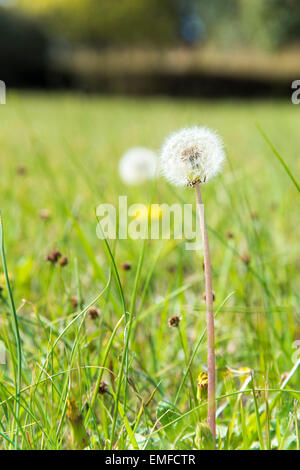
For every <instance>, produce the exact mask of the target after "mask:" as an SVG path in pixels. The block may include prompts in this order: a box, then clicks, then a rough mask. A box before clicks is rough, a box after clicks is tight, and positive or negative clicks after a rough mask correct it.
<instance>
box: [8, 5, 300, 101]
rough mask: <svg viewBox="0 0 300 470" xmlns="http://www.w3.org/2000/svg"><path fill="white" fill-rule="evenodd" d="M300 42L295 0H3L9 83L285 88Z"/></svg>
mask: <svg viewBox="0 0 300 470" xmlns="http://www.w3.org/2000/svg"><path fill="white" fill-rule="evenodd" d="M299 43H300V3H299V1H297V0H264V1H261V0H252V1H251V2H250V1H248V0H226V1H224V0H213V1H211V2H206V1H204V0H164V1H163V2H162V1H160V0H118V1H116V0H34V1H31V0H0V63H1V77H0V78H1V79H2V80H4V81H7V83H8V85H9V84H10V85H11V86H34V87H36V86H38V87H60V88H61V87H63V88H79V89H84V90H92V91H94V90H95V91H103V92H112V93H125V94H126V93H136V94H160V93H162V94H171V95H194V96H220V95H221V96H222V95H226V96H228V95H232V96H235V95H237V96H241V95H242V96H249V95H250V96H252V95H256V96H258V95H263V96H267V95H269V96H273V97H275V96H277V95H280V96H283V95H286V94H287V93H288V92H289V91H288V90H289V88H290V83H291V81H292V80H294V79H296V78H297V74H298V75H299V72H300V47H299ZM279 64H280V66H279Z"/></svg>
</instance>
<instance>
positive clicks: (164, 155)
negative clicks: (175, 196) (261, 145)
mask: <svg viewBox="0 0 300 470" xmlns="http://www.w3.org/2000/svg"><path fill="white" fill-rule="evenodd" d="M224 159H225V152H224V149H223V141H222V139H221V137H219V135H218V134H217V133H216V132H214V131H212V130H211V129H208V128H207V127H196V126H195V127H191V128H185V129H181V130H179V131H177V132H174V133H173V134H171V135H170V136H169V137H168V139H167V140H166V142H165V143H164V145H163V147H162V151H161V155H160V173H161V174H162V175H163V176H164V177H165V178H166V179H167V180H168V181H169V182H170V183H172V184H174V185H175V186H195V185H196V184H197V183H205V182H206V181H208V180H209V179H211V178H213V177H214V176H215V175H216V174H217V173H219V171H220V170H221V167H222V163H223V161H224Z"/></svg>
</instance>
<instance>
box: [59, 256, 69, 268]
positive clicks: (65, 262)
mask: <svg viewBox="0 0 300 470" xmlns="http://www.w3.org/2000/svg"><path fill="white" fill-rule="evenodd" d="M68 263H69V260H68V258H67V256H63V257H62V258H60V260H59V264H60V266H61V267H62V268H63V267H64V266H67V264H68Z"/></svg>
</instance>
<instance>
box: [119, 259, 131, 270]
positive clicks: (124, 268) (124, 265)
mask: <svg viewBox="0 0 300 470" xmlns="http://www.w3.org/2000/svg"><path fill="white" fill-rule="evenodd" d="M121 269H123V271H130V269H131V263H129V261H126V262H125V263H123V264H122V266H121Z"/></svg>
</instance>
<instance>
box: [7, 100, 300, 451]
mask: <svg viewBox="0 0 300 470" xmlns="http://www.w3.org/2000/svg"><path fill="white" fill-rule="evenodd" d="M0 118H1V126H0V142H1V160H0V184H1V211H2V222H3V225H4V230H5V254H6V266H7V275H8V278H9V282H10V285H11V287H12V295H13V299H14V305H15V308H16V316H14V311H13V309H12V308H11V306H10V305H12V304H11V298H10V295H9V290H8V285H7V283H6V280H5V276H4V273H5V269H6V268H5V265H3V264H2V267H1V277H0V284H1V286H2V287H3V291H2V292H1V299H0V301H1V304H0V305H1V318H0V340H1V341H2V343H3V344H4V346H5V349H6V359H7V361H6V364H5V365H0V374H1V383H0V402H1V418H0V432H1V436H2V437H1V439H2V443H1V446H2V448H22V449H32V448H33V449H69V448H72V447H73V445H74V443H72V440H71V426H70V423H69V421H68V419H67V417H66V413H67V409H68V399H75V400H76V403H77V407H78V409H79V410H80V411H82V416H83V420H84V421H83V422H84V424H85V426H86V429H87V430H88V432H89V434H90V447H91V448H93V449H104V448H111V447H115V448H119V449H127V448H139V449H143V448H147V449H151V448H161V449H173V448H176V449H193V448H196V445H197V444H196V442H198V440H197V439H196V442H195V430H196V425H197V423H198V422H199V420H200V419H201V418H202V416H203V412H202V411H203V408H205V404H199V403H198V402H197V400H196V399H195V396H194V394H193V393H192V387H191V380H192V381H193V382H194V386H195V387H196V386H197V376H198V375H199V373H200V372H201V371H203V370H205V368H206V345H205V343H206V338H205V304H204V303H203V302H202V300H201V297H202V293H203V292H204V276H203V274H202V271H201V269H199V267H200V268H201V266H202V261H203V260H202V256H201V253H194V256H190V253H188V252H187V251H186V250H185V247H184V241H182V242H181V241H178V240H175V241H173V240H170V241H168V240H160V241H155V240H153V241H151V242H149V243H148V242H147V243H144V242H143V241H133V240H119V241H116V242H114V241H110V242H109V246H108V245H106V244H105V242H103V241H101V240H99V239H98V238H97V236H96V225H97V220H96V217H95V208H96V206H97V205H98V204H100V203H103V202H105V203H112V204H116V205H117V203H118V196H119V195H127V196H128V204H132V203H137V202H141V203H145V204H149V203H150V202H151V201H153V202H155V203H158V204H163V203H172V202H191V203H192V202H194V194H193V191H189V190H188V189H187V190H185V191H184V190H176V189H174V188H173V187H170V186H168V185H167V183H165V181H163V180H159V181H158V183H157V185H156V189H155V193H154V195H153V186H152V184H151V183H149V184H147V185H143V186H142V187H126V186H125V185H124V184H122V183H121V181H120V180H119V176H118V172H117V163H118V159H119V158H120V156H121V155H122V153H123V152H124V151H125V150H126V149H127V148H128V147H131V146H136V145H141V146H146V147H150V148H153V149H154V150H155V149H158V148H159V146H160V145H161V143H162V140H163V139H164V137H165V135H166V134H168V132H169V131H172V130H174V129H177V128H180V127H182V126H188V125H192V124H200V125H202V124H206V125H208V126H210V127H212V128H215V129H218V130H219V132H220V134H221V135H222V136H223V137H224V141H225V143H226V147H227V154H228V162H227V164H226V166H225V168H224V174H223V176H222V178H219V179H218V180H216V181H214V182H212V183H210V184H209V185H207V186H205V189H204V192H205V193H206V197H205V200H206V201H207V204H209V211H207V213H208V214H209V219H208V221H207V222H208V225H209V227H208V229H209V232H210V233H209V236H210V243H211V252H212V253H211V257H212V265H213V268H214V270H213V289H214V291H215V294H216V300H215V305H214V309H215V314H216V349H217V351H216V352H217V398H218V401H217V426H218V434H219V442H218V448H220V449H250V448H266V449H267V448H277V449H278V448H280V449H287V448H290V449H295V448H299V438H298V436H299V432H298V429H297V422H296V421H297V420H296V414H297V410H298V414H299V406H298V399H299V370H297V360H298V359H299V355H297V349H296V346H297V345H296V343H295V340H297V339H299V335H300V328H299V313H300V312H299V297H300V296H299V280H300V274H299V262H300V258H299V227H298V226H299V220H298V212H299V211H298V207H299V203H300V199H299V195H298V192H297V189H296V188H295V186H294V185H293V182H292V181H291V180H290V178H289V175H287V174H286V173H285V172H284V169H283V168H282V167H281V165H280V163H279V162H278V161H277V159H276V158H275V157H274V155H273V154H272V151H271V149H270V148H269V147H268V145H267V144H266V142H265V141H264V139H263V138H262V136H261V134H260V133H259V132H258V130H257V128H256V126H255V123H256V122H258V123H259V124H260V126H261V127H262V129H263V130H264V132H265V133H266V134H267V135H268V137H269V139H271V141H272V144H273V145H274V147H275V148H276V150H277V151H278V152H279V153H280V155H281V156H282V158H284V161H285V163H286V165H287V167H288V168H289V171H290V172H291V173H292V174H293V175H294V178H295V180H296V181H299V172H300V167H299V150H298V135H299V110H298V109H297V106H293V105H292V104H282V103H277V104H274V103H273V104H271V103H270V102H265V103H252V104H249V103H247V102H245V103H243V102H241V103H230V102H219V103H218V102H216V103H210V102H200V101H199V102H198V101H172V100H168V99H153V100H150V99H149V100H148V99H145V100H133V99H123V98H113V99H107V98H98V97H93V96H90V97H86V96H76V97H75V96H71V95H60V96H58V95H48V96H42V95H41V96H33V95H32V96H31V95H22V94H21V95H17V94H13V95H11V96H8V100H7V105H6V106H1V107H0ZM44 209H47V211H48V213H49V214H50V217H49V218H41V217H40V212H41V210H44ZM229 232H230V233H229ZM231 235H232V236H231ZM53 249H58V250H60V251H61V252H62V253H63V254H64V255H66V256H67V257H68V260H69V264H68V265H67V266H65V267H60V266H59V265H51V263H49V262H47V261H46V259H45V258H46V255H47V254H48V253H49V252H50V251H51V250H53ZM124 262H130V264H131V266H132V268H131V270H129V271H124V270H122V269H121V265H122V264H123V263H124ZM4 268H5V269H4ZM195 272H196V273H200V274H199V275H196V276H195V274H194V273H195ZM72 297H73V298H76V299H77V303H78V305H77V307H74V303H73V306H72V304H71V302H70V299H71V298H72ZM93 304H95V305H97V306H98V307H99V309H100V315H99V317H98V318H96V319H92V318H91V317H90V316H89V314H88V309H89V307H90V306H91V305H93ZM173 315H179V316H180V317H181V322H180V331H178V329H176V328H170V327H169V325H168V318H169V317H171V316H173ZM15 320H17V325H18V327H19V329H20V334H21V348H22V375H21V384H20V385H21V392H20V400H19V410H18V406H17V395H18V393H19V387H18V364H19V362H20V354H19V353H18V347H17V346H18V343H17V342H16V336H15V333H16V321H15ZM125 325H127V328H126V330H125ZM124 346H125V347H124ZM19 352H20V351H19ZM245 368H246V369H245ZM240 369H243V370H240ZM120 371H121V372H123V373H122V374H120ZM125 377H127V381H126V380H125ZM103 381H105V382H106V383H107V389H108V391H107V392H106V393H104V394H99V393H97V388H95V387H99V385H100V384H101V382H103ZM283 389H284V390H285V391H284V392H283ZM257 390H258V391H257ZM115 402H117V403H118V407H117V408H116V407H114V403H115ZM297 407H298V408H297ZM159 417H160V422H158V418H159ZM112 435H113V439H112Z"/></svg>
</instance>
